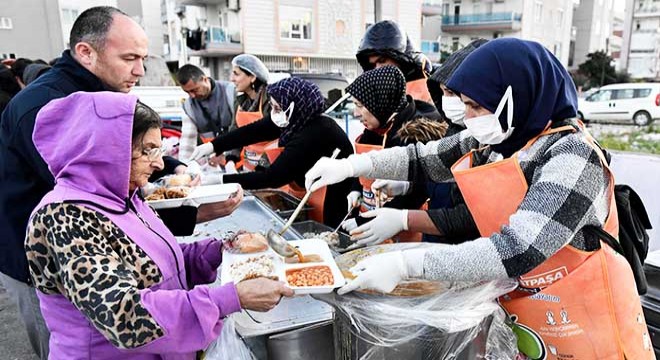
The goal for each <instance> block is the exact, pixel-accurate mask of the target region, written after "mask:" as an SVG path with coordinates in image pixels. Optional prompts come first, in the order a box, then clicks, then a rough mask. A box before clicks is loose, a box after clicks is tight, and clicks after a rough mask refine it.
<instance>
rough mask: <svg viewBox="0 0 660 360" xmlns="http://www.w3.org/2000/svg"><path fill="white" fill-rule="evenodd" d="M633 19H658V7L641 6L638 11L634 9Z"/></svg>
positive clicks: (659, 15)
mask: <svg viewBox="0 0 660 360" xmlns="http://www.w3.org/2000/svg"><path fill="white" fill-rule="evenodd" d="M633 17H635V18H636V19H637V18H650V17H660V6H658V5H647V6H643V7H642V8H640V9H636V10H635V11H634V12H633Z"/></svg>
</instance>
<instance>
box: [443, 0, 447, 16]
mask: <svg viewBox="0 0 660 360" xmlns="http://www.w3.org/2000/svg"><path fill="white" fill-rule="evenodd" d="M442 15H444V16H447V15H449V3H444V4H442Z"/></svg>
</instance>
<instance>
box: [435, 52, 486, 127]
mask: <svg viewBox="0 0 660 360" xmlns="http://www.w3.org/2000/svg"><path fill="white" fill-rule="evenodd" d="M487 42H488V40H486V39H476V40H473V41H472V42H471V43H469V44H467V46H465V47H464V48H462V49H460V50H457V51H455V52H454V53H453V54H451V55H450V56H449V57H448V58H447V60H445V62H444V63H443V64H442V66H440V67H439V68H438V69H436V70H434V71H433V73H432V74H431V76H429V78H428V80H426V86H427V87H428V89H429V94H431V98H432V99H433V103H434V104H435V107H436V109H438V111H439V112H441V113H442V115H443V116H442V117H443V118H444V117H445V116H444V112H443V111H442V90H440V84H445V83H447V81H448V80H449V78H450V77H451V75H452V74H453V73H454V71H456V69H458V66H459V65H461V63H462V62H463V60H465V58H466V57H467V56H468V55H470V54H471V53H472V52H473V51H474V50H476V49H477V48H478V47H479V46H481V45H483V44H485V43H487Z"/></svg>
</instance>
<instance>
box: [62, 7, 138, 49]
mask: <svg viewBox="0 0 660 360" xmlns="http://www.w3.org/2000/svg"><path fill="white" fill-rule="evenodd" d="M115 14H122V15H125V16H128V15H126V14H125V13H124V12H123V11H121V10H119V9H117V8H115V7H112V6H95V7H92V8H89V9H87V10H85V11H83V12H82V14H80V16H78V18H77V19H76V21H75V22H74V23H73V27H72V28H71V33H70V34H69V49H71V51H75V48H76V44H78V43H79V42H86V43H88V44H90V45H91V46H92V47H93V48H94V50H96V51H102V50H103V48H104V47H105V41H106V38H107V35H108V30H110V25H112V18H113V16H114V15H115Z"/></svg>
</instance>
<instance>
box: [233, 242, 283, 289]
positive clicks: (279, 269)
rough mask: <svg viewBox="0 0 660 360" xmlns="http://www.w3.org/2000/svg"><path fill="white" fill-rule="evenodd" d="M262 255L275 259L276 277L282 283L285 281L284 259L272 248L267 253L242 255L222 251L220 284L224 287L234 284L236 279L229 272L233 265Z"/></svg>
mask: <svg viewBox="0 0 660 360" xmlns="http://www.w3.org/2000/svg"><path fill="white" fill-rule="evenodd" d="M261 255H268V256H270V257H271V258H272V259H273V265H274V266H275V274H274V275H275V276H277V278H278V279H279V280H280V281H282V279H284V258H282V257H281V256H279V255H278V254H277V253H275V251H273V249H271V248H270V247H269V248H268V250H266V251H261V252H255V253H250V254H241V253H234V252H231V251H227V250H223V251H222V263H221V264H220V284H221V285H224V284H226V283H230V282H234V283H236V279H233V278H232V277H231V273H230V272H229V270H230V269H231V265H232V264H234V263H237V262H241V261H245V260H247V259H249V258H251V257H257V256H261Z"/></svg>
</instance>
